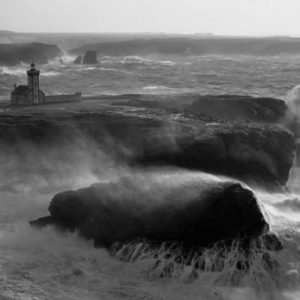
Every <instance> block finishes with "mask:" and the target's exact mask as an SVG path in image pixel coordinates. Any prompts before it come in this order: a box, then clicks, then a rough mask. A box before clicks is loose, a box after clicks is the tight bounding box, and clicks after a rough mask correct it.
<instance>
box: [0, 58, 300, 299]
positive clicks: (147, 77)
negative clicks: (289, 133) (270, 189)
mask: <svg viewBox="0 0 300 300" xmlns="http://www.w3.org/2000/svg"><path fill="white" fill-rule="evenodd" d="M74 59H75V57H64V58H63V59H62V60H63V63H62V62H61V61H53V62H51V63H50V64H48V65H45V66H42V67H41V69H42V71H43V74H42V75H43V76H46V77H47V78H45V80H42V81H41V85H42V87H43V89H46V90H47V91H49V92H51V91H53V90H55V91H57V93H59V92H62V91H63V92H65V91H66V89H67V88H68V87H70V91H69V92H74V90H73V89H74V83H75V85H76V88H77V89H82V91H83V92H85V93H86V94H100V93H101V92H102V91H105V92H106V93H111V94H118V93H120V94H121V93H123V92H124V91H125V92H127V93H130V92H132V91H138V92H145V88H147V87H148V88H149V87H150V88H151V89H150V91H153V90H157V91H158V92H160V91H161V90H162V92H163V93H166V92H178V93H179V92H182V91H193V92H201V93H212V94H215V93H224V94H226V93H229V94H232V93H239V94H251V95H263V96H276V97H281V96H282V95H284V94H285V93H286V91H288V90H289V89H291V88H292V87H293V86H296V85H297V84H298V82H297V76H296V75H295V74H298V73H299V61H300V60H299V58H293V57H283V58H281V57H277V58H276V57H273V58H251V57H238V58H234V57H222V56H218V57H217V56H206V57H186V58H182V57H176V58H175V57H173V58H172V60H170V59H169V58H163V59H161V58H143V57H125V58H124V57H121V58H120V57H119V58H115V57H102V58H101V63H100V64H99V65H96V66H74V65H73V64H72V62H73V60H74ZM287 65H288V66H289V68H288V69H287ZM26 69H27V66H25V65H20V66H17V67H0V86H1V90H0V92H1V93H2V94H1V95H0V96H1V97H7V95H8V93H9V91H10V89H11V86H12V84H13V82H14V81H15V77H19V78H20V82H19V83H21V81H22V82H23V80H25V82H26V79H25V77H26V73H25V71H26ZM170 70H172V71H171V72H170ZM74 71H75V72H74ZM126 72H128V73H126ZM283 72H284V74H285V76H282V74H283ZM196 73H198V74H196ZM202 74H209V76H202ZM199 75H201V76H199ZM23 77H24V78H23ZM262 78H264V80H262ZM95 82H99V83H100V84H99V85H97V84H95ZM93 84H94V88H93V87H92V86H93ZM3 87H4V88H5V89H2V88H3ZM165 87H168V89H169V88H170V89H172V90H166V89H165ZM146 90H147V89H146ZM67 92H68V91H67ZM4 93H5V94H4ZM292 94H293V96H292V97H291V98H289V99H298V98H299V97H298V96H299V95H298V94H299V93H298V89H296V90H294V92H293V93H292ZM295 95H296V96H295ZM297 95H298V96H297ZM288 101H292V102H289V103H292V104H293V105H296V104H297V103H298V102H297V101H296V102H297V103H296V102H295V104H294V102H293V100H288ZM91 148H92V147H91ZM66 150H67V151H65V153H68V154H69V156H72V157H73V158H74V159H73V160H72V162H73V164H71V163H70V164H68V163H66V162H64V161H59V157H60V156H59V155H56V154H55V153H54V152H53V153H50V154H48V155H47V156H46V157H45V158H42V159H41V160H38V157H39V156H38V152H37V151H34V149H29V151H28V152H29V155H28V156H30V159H27V158H26V159H25V161H24V157H23V158H22V163H23V165H24V164H25V166H31V167H30V171H28V169H27V172H26V173H24V172H21V171H20V170H21V168H20V166H21V161H20V160H17V159H16V158H15V157H6V158H7V159H3V162H5V164H4V165H2V166H1V170H0V178H1V185H0V224H1V231H0V299H1V298H3V299H9V300H12V299H14V300H24V299H36V300H44V299H45V300H46V299H60V300H61V299H126V298H127V299H147V300H150V299H178V300H182V299H187V300H194V299H195V300H196V299H213V300H221V299H222V300H223V299H224V300H225V299H226V300H227V299H228V300H240V299H246V300H250V299H251V300H252V299H261V300H271V299H272V300H273V299H275V300H277V299H278V300H296V299H297V300H298V299H299V298H300V277H299V273H300V221H299V220H300V209H299V207H300V204H299V203H300V201H299V198H300V196H299V195H298V194H299V191H300V189H299V183H298V179H295V178H299V176H298V177H297V174H298V173H297V172H295V174H292V175H293V177H292V178H291V181H290V184H291V185H292V186H290V189H291V190H292V192H291V193H289V194H270V193H266V192H264V191H255V193H256V195H257V197H258V199H259V200H260V202H261V205H262V207H263V209H264V211H265V214H266V216H267V218H268V220H269V222H270V224H271V228H272V230H273V231H274V232H275V233H276V234H278V235H279V236H280V238H281V239H282V241H283V245H284V249H283V250H282V251H279V252H273V253H270V252H268V251H267V250H266V249H263V250H262V249H256V248H253V250H252V253H251V268H250V269H248V270H246V271H245V270H244V271H242V270H239V269H237V268H236V263H237V262H241V261H244V257H243V256H241V255H242V253H241V252H240V251H239V247H238V246H237V244H233V246H232V247H231V248H230V249H226V251H225V250H223V251H225V252H223V253H222V254H221V255H220V251H221V250H220V248H218V247H215V248H212V249H206V250H205V251H204V252H202V254H201V256H195V257H194V258H193V259H192V264H185V263H178V262H177V261H176V259H175V257H174V256H172V255H170V254H169V250H170V249H169V248H168V245H161V247H159V248H157V249H151V248H149V247H148V245H147V243H142V242H136V243H133V244H131V245H125V246H124V247H125V248H119V249H118V251H117V252H116V253H113V254H114V255H113V256H111V254H112V253H109V252H108V251H106V250H104V249H95V248H94V247H93V245H92V243H91V242H90V241H86V240H83V239H81V238H80V237H79V236H78V235H76V233H73V234H71V233H62V232H57V231H55V230H54V229H53V228H45V229H43V230H41V231H39V230H34V229H32V228H30V227H29V226H28V225H27V224H28V223H27V222H28V221H29V220H31V219H34V218H37V217H40V216H43V215H46V214H47V207H48V205H49V201H50V199H51V198H52V197H53V196H54V194H56V193H57V192H60V191H63V190H66V189H77V188H80V187H85V186H88V185H90V184H92V183H94V182H96V181H101V180H102V181H103V180H108V181H109V180H112V178H114V177H115V176H119V174H118V173H119V172H120V170H113V171H112V169H113V167H114V165H113V164H110V163H109V159H108V158H107V157H105V156H103V155H102V154H101V155H99V153H98V154H96V155H95V153H91V152H92V151H91V149H85V151H90V152H88V154H84V155H83V154H76V153H75V154H74V149H66ZM4 151H6V153H10V152H12V151H11V149H7V150H5V149H4V150H3V148H1V154H2V155H3V152H4ZM47 162H48V163H47ZM74 162H76V163H74ZM95 165H97V167H98V168H99V169H101V170H102V172H101V174H100V175H99V174H98V173H97V174H95V172H94V169H95ZM16 166H17V167H16ZM15 169H16V170H17V171H16V172H12V173H9V172H10V170H15ZM43 170H47V171H48V173H49V174H50V176H48V177H45V176H44V174H45V171H43ZM92 170H93V171H92ZM127 171H128V170H125V172H127ZM8 175H9V176H8ZM169 175H170V176H168V173H165V174H162V173H159V172H158V173H157V174H156V175H154V178H155V179H156V180H158V181H159V182H162V183H163V184H165V185H166V186H167V185H169V184H176V182H181V181H182V180H183V179H184V178H186V179H189V180H191V178H192V179H193V180H195V181H197V177H199V176H200V177H201V178H202V179H203V177H205V180H206V181H207V182H215V181H222V180H224V178H221V177H218V176H213V175H209V174H204V173H200V172H185V171H182V170H180V171H177V175H176V176H174V170H172V172H171V173H170V174H169ZM171 175H172V176H171ZM8 177H9V178H8ZM50 177H51V178H50ZM176 180H177V181H176ZM126 246H127V249H126ZM266 253H267V254H268V255H271V257H272V261H273V262H276V264H278V269H277V265H276V267H275V268H274V269H272V270H271V272H270V270H268V268H267V266H266V264H265V260H264V259H263V256H264V255H265V254H266ZM220 256H221V257H222V259H221V261H220ZM203 262H205V263H203ZM216 263H218V268H216ZM201 264H202V265H204V266H205V268H202V269H199V268H195V266H196V265H201ZM216 269H217V271H216ZM195 273H196V276H195ZM237 279H238V280H237Z"/></svg>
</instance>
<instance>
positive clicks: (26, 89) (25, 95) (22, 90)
mask: <svg viewBox="0 0 300 300" xmlns="http://www.w3.org/2000/svg"><path fill="white" fill-rule="evenodd" d="M27 77H28V84H27V85H16V84H15V85H14V90H13V91H12V92H11V104H12V105H36V104H43V103H45V99H46V97H45V94H44V92H43V91H41V90H40V71H39V70H37V69H36V67H35V64H34V63H32V64H31V65H30V69H29V70H28V71H27Z"/></svg>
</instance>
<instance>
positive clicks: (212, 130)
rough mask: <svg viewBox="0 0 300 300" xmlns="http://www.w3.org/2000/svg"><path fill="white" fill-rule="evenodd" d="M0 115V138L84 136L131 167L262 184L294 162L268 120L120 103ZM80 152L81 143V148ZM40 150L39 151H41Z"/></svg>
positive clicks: (59, 140) (282, 177) (285, 134)
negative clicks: (223, 119)
mask: <svg viewBox="0 0 300 300" xmlns="http://www.w3.org/2000/svg"><path fill="white" fill-rule="evenodd" d="M78 106H79V109H78V111H76V105H75V104H73V106H72V112H71V111H70V112H67V113H58V112H56V113H53V114H48V113H46V114H43V113H38V114H33V115H30V114H29V115H26V114H25V113H23V114H21V115H6V116H5V115H3V116H2V117H1V120H2V122H1V124H0V141H1V143H2V145H3V143H4V144H5V145H6V146H7V147H10V148H11V147H15V149H19V148H20V146H19V144H20V141H25V142H26V144H28V143H30V144H32V147H36V148H40V147H45V149H47V147H48V145H51V147H52V148H53V147H56V146H57V147H58V149H57V151H58V152H61V151H62V147H64V145H72V144H74V145H76V148H77V149H78V146H77V145H78V140H87V141H88V142H89V143H93V145H94V146H93V147H94V148H95V149H96V148H97V147H98V148H99V149H101V151H104V152H105V153H108V154H109V155H110V156H112V157H113V158H114V159H116V160H118V161H120V162H124V163H128V164H130V165H132V166H138V165H144V166H146V165H147V166H153V165H155V166H168V165H169V166H180V167H184V168H189V169H194V170H202V171H206V172H209V173H214V174H222V175H228V176H231V177H235V178H238V179H242V180H244V181H246V182H247V183H249V184H255V185H261V186H262V187H265V188H270V189H272V188H278V187H283V186H285V185H286V182H287V180H288V178H289V172H290V169H291V167H292V166H293V163H294V155H295V140H294V136H293V135H292V134H291V133H290V132H289V131H287V130H285V129H283V128H281V127H277V126H274V125H264V124H252V123H236V124H230V123H227V122H219V121H216V120H215V119H209V118H205V117H201V116H198V115H194V114H193V115H191V116H190V115H184V114H181V115H180V114H179V115H178V114H176V115H170V114H168V115H166V114H165V113H164V112H158V111H157V112H155V113H154V112H153V111H149V110H138V111H136V112H132V110H129V111H128V112H127V110H126V108H125V107H123V108H122V109H120V108H118V110H114V109H115V107H114V108H112V110H111V111H109V109H108V108H107V107H106V108H105V111H99V110H98V111H97V108H95V107H93V113H91V112H84V111H83V110H82V109H81V107H80V104H78ZM83 151H86V148H84V149H83ZM41 153H42V152H41Z"/></svg>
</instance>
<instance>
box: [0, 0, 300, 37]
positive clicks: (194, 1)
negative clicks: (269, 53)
mask: <svg viewBox="0 0 300 300" xmlns="http://www.w3.org/2000/svg"><path fill="white" fill-rule="evenodd" d="M0 29H5V30H13V31H20V32H169V33H201V32H211V33H214V34H221V35H256V36H262V35H292V36H300V0H0Z"/></svg>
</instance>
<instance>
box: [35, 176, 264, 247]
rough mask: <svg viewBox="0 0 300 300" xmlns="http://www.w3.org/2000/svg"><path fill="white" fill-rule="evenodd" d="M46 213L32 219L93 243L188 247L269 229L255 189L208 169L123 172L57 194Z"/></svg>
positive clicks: (255, 235) (253, 234)
mask: <svg viewBox="0 0 300 300" xmlns="http://www.w3.org/2000/svg"><path fill="white" fill-rule="evenodd" d="M49 212H50V217H47V218H46V220H45V219H40V220H37V221H34V222H32V223H31V224H32V225H36V226H38V225H40V224H41V225H43V223H45V221H46V223H47V224H51V223H52V225H57V226H59V227H62V228H67V229H70V230H78V231H79V232H80V234H82V235H83V236H84V237H86V238H88V239H92V240H94V242H95V244H96V245H100V246H108V247H109V246H111V245H112V244H113V243H114V242H130V241H133V240H135V239H146V240H150V241H156V242H164V241H172V242H178V243H183V244H184V245H185V246H190V247H204V246H205V247H207V246H212V245H213V244H214V243H216V242H218V241H233V240H234V239H242V238H243V239H246V238H257V237H258V236H260V235H261V234H263V233H265V232H267V231H268V228H269V227H268V224H267V222H266V221H265V219H264V216H263V214H262V212H261V209H260V206H259V205H258V203H257V200H256V198H255V196H254V195H253V193H252V192H251V191H250V190H248V189H246V188H244V187H242V186H241V185H240V184H238V183H234V182H230V181H228V182H226V181H223V182H222V181H215V180H214V179H212V178H210V176H209V175H207V174H198V175H196V174H193V173H189V172H184V171H183V172H179V173H177V174H176V172H170V173H168V172H166V173H164V172H161V173H157V174H141V173H139V174H137V175H136V176H126V177H124V178H121V179H120V180H118V181H116V182H114V181H112V182H110V183H99V184H94V185H92V186H91V187H89V188H85V189H81V190H78V191H68V192H64V193H60V194H57V195H56V196H55V197H54V198H53V199H52V201H51V204H50V207H49Z"/></svg>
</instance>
